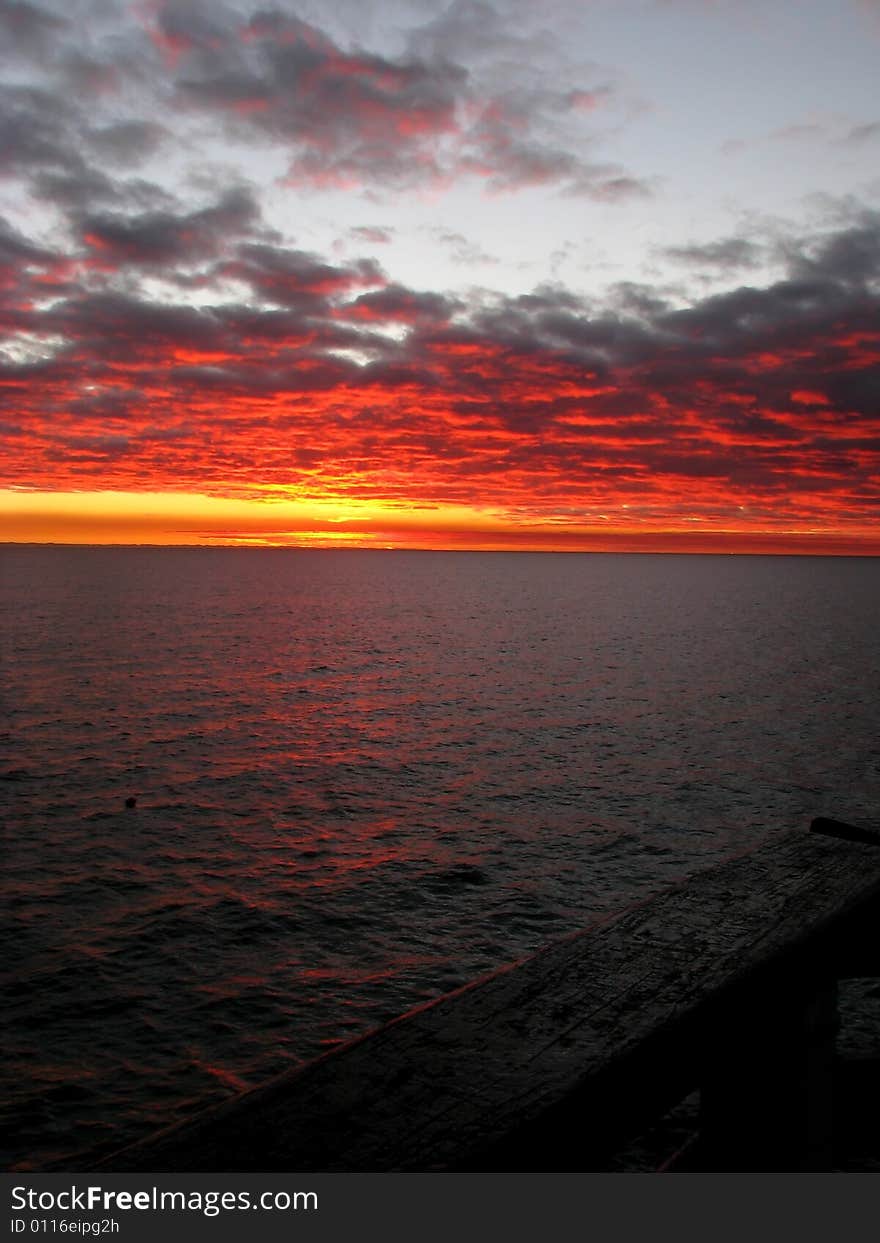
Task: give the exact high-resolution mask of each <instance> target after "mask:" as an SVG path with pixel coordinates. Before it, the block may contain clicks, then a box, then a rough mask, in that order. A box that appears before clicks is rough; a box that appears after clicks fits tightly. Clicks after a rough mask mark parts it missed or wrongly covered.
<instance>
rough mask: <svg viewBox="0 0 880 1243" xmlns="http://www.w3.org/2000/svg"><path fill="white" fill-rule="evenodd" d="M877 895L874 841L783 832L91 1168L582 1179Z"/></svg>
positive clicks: (878, 861) (879, 874) (804, 971)
mask: <svg viewBox="0 0 880 1243" xmlns="http://www.w3.org/2000/svg"><path fill="white" fill-rule="evenodd" d="M878 897H880V853H878V852H877V850H876V848H874V847H873V846H869V845H865V844H861V843H852V842H843V841H838V840H834V839H831V838H826V837H823V836H819V835H811V834H805V833H797V834H787V835H785V836H783V837H779V838H777V839H776V840H772V841H770V842H768V843H767V844H765V845H763V846H762V847H761V848H760V849H758V850H755V851H753V852H752V853H749V854H746V855H743V856H741V857H738V858H735V859H732V860H729V861H727V862H725V863H722V864H719V865H718V866H716V867H713V868H712V869H710V870H708V871H706V872H704V873H702V874H700V875H698V876H695V877H692V878H690V880H689V881H688V882H687V883H685V884H684V885H682V886H680V887H677V888H675V889H673V890H669V891H667V892H665V893H662V894H660V895H658V896H657V897H655V898H653V899H651V900H649V901H648V902H645V903H642V904H640V905H638V906H636V907H633V908H631V909H630V910H628V911H625V912H623V913H622V914H620V915H619V916H617V917H616V918H614V919H612V920H610V921H608V922H606V923H604V924H602V925H600V926H598V927H595V928H592V929H588V930H585V931H583V932H579V933H576V934H574V935H573V936H570V937H567V938H565V939H564V940H562V941H560V942H557V943H555V944H553V945H551V946H549V947H548V948H547V949H545V950H542V951H541V952H539V953H538V954H536V955H534V956H532V957H530V958H528V959H525V960H524V961H522V962H520V963H516V964H513V965H511V966H509V967H506V968H504V969H502V970H500V971H498V972H496V973H494V974H493V975H491V976H489V977H487V978H485V979H483V980H480V981H478V982H476V983H475V984H472V985H469V986H467V987H466V988H464V989H461V990H458V991H457V992H455V993H452V994H449V995H447V996H446V997H443V998H441V999H439V1000H438V1001H436V1002H433V1003H431V1004H429V1005H426V1006H423V1007H421V1008H419V1009H417V1010H414V1011H412V1012H411V1013H410V1014H408V1015H405V1016H403V1017H402V1018H400V1019H397V1020H395V1021H394V1022H393V1023H391V1024H389V1025H387V1026H385V1027H383V1028H381V1029H379V1030H377V1031H375V1032H372V1033H369V1034H368V1035H367V1036H365V1037H362V1038H361V1039H359V1040H355V1041H353V1042H351V1043H350V1044H348V1045H346V1046H344V1047H342V1048H340V1049H337V1050H334V1051H333V1052H332V1053H330V1054H328V1055H326V1056H325V1057H323V1058H321V1059H319V1060H318V1061H316V1062H313V1063H311V1064H309V1065H308V1066H305V1067H303V1068H298V1069H296V1070H294V1071H291V1072H288V1073H286V1074H284V1075H282V1076H281V1077H279V1078H277V1079H275V1080H274V1081H272V1082H271V1083H269V1084H267V1085H266V1086H264V1087H262V1088H259V1089H256V1090H254V1091H252V1092H248V1093H246V1094H244V1095H243V1096H240V1097H237V1098H235V1099H233V1100H231V1101H228V1102H224V1103H222V1104H220V1105H218V1106H215V1107H214V1108H212V1109H211V1110H209V1111H206V1112H205V1113H204V1114H202V1115H199V1116H197V1117H195V1118H193V1119H192V1120H189V1121H187V1122H184V1123H182V1124H180V1125H178V1126H176V1127H173V1128H170V1129H169V1130H167V1131H165V1132H162V1133H161V1134H159V1135H157V1136H154V1137H152V1138H149V1139H147V1140H145V1141H143V1142H141V1143H139V1144H135V1145H132V1146H130V1147H129V1148H127V1149H125V1150H123V1151H122V1152H120V1153H117V1154H115V1155H113V1156H111V1157H108V1158H106V1159H105V1160H104V1161H103V1162H101V1163H100V1164H99V1165H97V1166H96V1167H94V1168H96V1169H104V1170H116V1171H128V1170H149V1171H157V1172H158V1171H174V1170H181V1171H183V1170H210V1171H215V1172H218V1171H223V1170H229V1171H250V1170H254V1171H257V1170H261V1171H279V1170H291V1171H302V1172H307V1171H327V1172H330V1171H335V1170H356V1171H374V1170H422V1171H430V1170H443V1169H483V1170H488V1169H511V1170H512V1169H517V1168H527V1169H551V1170H566V1169H572V1170H574V1169H578V1170H585V1169H595V1168H600V1165H599V1164H598V1162H599V1160H600V1156H601V1154H602V1152H603V1151H606V1150H611V1149H613V1146H614V1144H615V1142H617V1141H618V1140H619V1139H622V1138H625V1137H626V1134H627V1131H628V1130H629V1129H630V1128H632V1126H633V1125H637V1123H638V1120H639V1117H640V1115H642V1117H641V1120H644V1115H645V1111H646V1110H648V1109H650V1110H654V1109H662V1108H665V1107H666V1106H668V1105H671V1104H674V1103H675V1101H676V1100H677V1099H679V1098H680V1096H681V1095H683V1094H684V1093H685V1092H686V1091H688V1090H689V1089H690V1088H691V1087H693V1086H697V1085H696V1083H694V1082H693V1080H694V1078H695V1076H696V1075H698V1073H699V1067H700V1060H701V1053H702V1051H703V1048H704V1042H705V1037H706V1032H707V1031H708V1030H709V1027H710V1026H711V1024H712V1023H715V1024H716V1025H717V1023H718V1022H719V1019H720V1020H721V1021H723V1016H724V1014H725V1013H727V1014H729V1013H731V1012H735V1011H736V1009H737V1007H739V1006H741V1005H743V1004H746V1003H747V1002H748V999H749V996H750V994H753V992H754V989H756V988H760V987H764V986H766V984H767V981H768V979H769V980H772V977H773V975H774V973H776V975H778V976H780V978H781V977H782V976H785V977H786V978H789V979H791V978H795V977H798V976H799V977H801V978H807V977H808V976H809V973H810V971H811V969H812V961H813V957H814V955H815V952H816V948H817V946H819V947H822V946H825V945H827V944H828V943H829V941H830V940H831V939H832V938H833V937H834V936H835V935H836V933H837V932H838V930H839V929H841V928H842V927H843V926H844V925H845V923H846V919H847V917H848V916H850V915H852V914H854V913H858V912H860V911H863V910H864V908H865V906H866V904H868V903H871V902H873V901H876V900H877V899H878ZM572 1126H574V1127H575V1133H576V1134H577V1135H578V1136H579V1141H580V1142H579V1145H573V1144H572V1142H571V1133H572V1130H571V1128H572Z"/></svg>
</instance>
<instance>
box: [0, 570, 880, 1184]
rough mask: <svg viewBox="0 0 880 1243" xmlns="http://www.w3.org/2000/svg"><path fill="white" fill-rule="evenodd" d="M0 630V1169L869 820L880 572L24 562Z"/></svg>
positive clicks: (182, 1107) (127, 1127)
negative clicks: (702, 879)
mask: <svg viewBox="0 0 880 1243" xmlns="http://www.w3.org/2000/svg"><path fill="white" fill-rule="evenodd" d="M0 610H2V622H0V659H2V690H0V694H2V709H3V712H2V738H0V748H2V758H0V776H2V778H3V779H2V781H0V806H2V812H3V848H4V886H5V888H4V896H3V914H4V927H3V941H2V974H3V1001H2V1004H3V1012H4V1016H5V1020H6V1027H7V1035H6V1039H5V1056H4V1059H3V1062H2V1067H0V1075H2V1077H3V1080H4V1082H3V1084H2V1091H0V1098H2V1100H3V1102H4V1104H3V1119H2V1121H3V1130H4V1138H3V1150H4V1152H3V1164H4V1167H8V1166H10V1165H15V1166H18V1167H25V1168H26V1167H29V1166H30V1167H33V1166H39V1165H40V1164H43V1163H46V1162H50V1161H62V1162H63V1161H65V1160H66V1159H73V1158H74V1156H75V1155H76V1154H81V1153H85V1152H100V1151H104V1150H106V1149H107V1148H112V1147H115V1146H118V1145H120V1144H122V1143H124V1142H127V1141H129V1140H131V1139H134V1138H137V1137H139V1136H141V1135H144V1134H147V1133H149V1132H150V1131H152V1130H153V1129H155V1128H156V1127H159V1126H162V1125H166V1124H168V1123H169V1122H172V1121H175V1120H176V1119H178V1118H180V1117H183V1116H185V1115H186V1114H187V1113H189V1112H191V1111H192V1110H194V1109H195V1108H197V1107H199V1106H201V1105H203V1104H207V1103H210V1102H212V1101H215V1100H218V1099H221V1098H223V1097H224V1096H225V1095H227V1094H229V1093H232V1092H235V1091H238V1090H240V1089H242V1088H245V1087H248V1086H253V1085H255V1084H257V1083H259V1082H261V1081H263V1080H265V1079H267V1078H269V1077H270V1076H272V1075H273V1074H275V1073H277V1072H279V1071H281V1070H283V1069H285V1068H287V1067H289V1066H291V1065H295V1064H297V1063H298V1062H300V1061H303V1060H307V1059H309V1058H312V1057H314V1056H315V1055H317V1054H319V1053H320V1052H323V1051H324V1050H325V1049H327V1048H328V1047H331V1046H332V1045H333V1044H335V1043H337V1042H339V1041H342V1040H346V1039H348V1038H350V1037H352V1036H353V1035H355V1034H357V1033H359V1032H362V1031H364V1030H366V1029H368V1028H370V1027H372V1026H375V1025H376V1024H378V1023H380V1022H383V1021H385V1020H387V1019H389V1018H391V1017H393V1016H394V1015H396V1014H398V1013H400V1012H402V1011H404V1010H406V1009H407V1008H409V1007H411V1006H413V1005H415V1004H417V1003H420V1002H423V1001H424V1000H426V999H428V998H430V997H435V996H438V995H440V994H442V993H444V992H446V991H448V990H450V989H452V988H454V987H457V986H459V985H461V984H463V983H465V982H466V981H468V980H470V979H472V978H474V977H476V976H478V975H480V974H482V973H484V972H486V971H488V970H491V969H492V968H494V967H496V966H498V965H500V964H502V963H506V962H510V961H512V960H514V959H516V958H518V957H521V956H522V955H524V954H527V953H529V952H531V951H533V950H535V949H537V948H539V947H540V946H541V945H543V944H545V943H546V942H548V941H549V940H551V939H553V938H554V937H557V936H560V935H563V934H565V933H567V932H569V931H571V930H573V929H576V928H579V927H582V926H584V925H586V924H589V923H590V922H591V921H594V920H595V919H597V918H599V917H601V916H604V915H607V914H608V913H610V912H612V911H615V910H617V909H621V908H622V907H625V906H627V905H629V904H630V903H632V902H633V901H635V900H637V899H640V898H643V897H644V896H646V895H647V894H648V893H650V892H652V891H655V890H657V889H659V888H662V887H664V886H666V885H668V884H671V883H673V882H675V881H677V880H679V879H680V878H682V877H685V876H686V875H687V874H689V873H690V872H693V871H694V870H696V869H698V868H700V867H704V866H706V865H708V864H709V863H711V862H713V861H714V860H715V859H717V858H719V857H721V856H724V855H726V854H729V853H732V852H733V851H736V850H739V849H742V848H743V847H745V846H747V845H749V844H751V843H754V842H758V841H760V840H761V839H763V838H766V837H768V836H770V835H773V834H776V833H779V832H784V831H787V830H790V829H793V828H800V827H802V828H803V829H804V831H806V829H807V826H808V824H809V821H810V819H811V818H812V817H813V816H815V815H818V814H826V815H833V816H837V817H840V818H847V817H853V818H876V817H877V816H878V815H880V559H876V560H872V559H860V558H839V559H833V558H781V557H733V556H727V557H724V556H647V555H620V556H616V555H576V554H560V555H550V554H526V553H520V554H513V553H511V554H507V553H485V554H484V553H418V552H378V551H377V552H369V551H355V550H344V551H335V550H333V551H317V550H296V551H290V550H268V549H267V550H262V549H260V550H257V549H152V548H141V549H123V548H61V547H44V548H37V547H27V546H7V547H6V548H4V549H3V550H2V551H0ZM130 798H134V799H136V806H134V807H131V808H129V807H126V800H127V799H130Z"/></svg>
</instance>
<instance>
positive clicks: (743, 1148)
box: [689, 976, 837, 1173]
mask: <svg viewBox="0 0 880 1243" xmlns="http://www.w3.org/2000/svg"><path fill="white" fill-rule="evenodd" d="M713 1027H714V1032H713V1035H712V1036H711V1037H710V1039H711V1048H707V1050H706V1059H705V1062H704V1072H703V1077H702V1086H701V1092H700V1138H699V1143H698V1145H697V1149H696V1152H695V1157H694V1161H695V1164H696V1165H697V1167H698V1168H700V1169H702V1170H710V1171H740V1172H777V1173H785V1172H797V1171H820V1170H830V1169H831V1167H832V1161H833V1101H832V1094H833V1078H834V1054H835V1038H836V1034H837V982H836V980H835V979H833V978H832V977H830V976H825V977H824V978H822V980H821V982H820V983H818V984H817V983H813V984H812V985H811V984H809V983H808V982H807V981H805V980H803V979H796V980H794V981H792V982H790V983H788V984H784V985H781V986H780V985H778V984H777V986H776V987H775V988H773V989H771V988H767V989H762V990H761V991H760V992H755V991H752V992H750V994H749V996H748V1002H747V1003H746V1004H745V1005H744V1006H743V1007H738V1008H736V1009H734V1008H732V1007H731V1008H727V1009H726V1010H725V1012H724V1013H723V1014H722V1015H719V1016H718V1019H717V1022H716V1023H715V1024H714V1025H713ZM689 1165H691V1168H694V1166H693V1164H691V1163H690V1162H689Z"/></svg>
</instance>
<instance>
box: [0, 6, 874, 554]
mask: <svg viewBox="0 0 880 1243" xmlns="http://www.w3.org/2000/svg"><path fill="white" fill-rule="evenodd" d="M0 60H2V74H0V290H2V294H0V298H2V301H0V394H2V395H0V538H5V539H19V540H45V539H48V540H55V541H82V542H93V541H110V542H134V543H137V542H172V543H181V542H184V543H185V542H225V543H231V542H244V543H248V542H255V543H278V544H308V543H318V544H325V543H330V544H341V543H356V544H360V543H363V544H378V545H380V546H385V545H394V546H406V545H416V546H444V547H458V546H465V547H534V548H544V547H552V548H603V547H617V548H660V549H663V548H667V549H677V548H694V549H706V548H722V549H730V550H735V549H740V548H741V549H765V550H771V551H777V550H785V549H791V550H796V551H804V550H807V551H810V550H814V551H852V552H859V551H871V552H880V534H878V530H880V528H878V500H880V367H878V363H880V316H878V306H880V297H878V294H880V93H878V90H877V65H878V63H880V0H799V2H798V3H796V4H793V3H791V2H790V0H452V2H451V3H447V2H446V0H373V2H371V0H323V2H320V3H319V2H318V0H303V3H298V4H296V5H294V4H292V3H291V4H287V3H285V4H282V5H273V4H272V2H271V0H268V3H265V4H252V3H248V0H230V2H229V3H227V2H226V0H34V2H33V3H32V2H31V0H0Z"/></svg>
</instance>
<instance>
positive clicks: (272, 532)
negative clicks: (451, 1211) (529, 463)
mask: <svg viewBox="0 0 880 1243" xmlns="http://www.w3.org/2000/svg"><path fill="white" fill-rule="evenodd" d="M0 541H2V542H7V543H35V544H105V545H119V544H122V545H126V544H128V545H168V546H186V545H189V546H228V547H235V546H239V547H242V546H243V547H276V548H284V547H293V548H296V547H300V548H303V547H305V548H308V547H312V548H322V547H323V548H340V547H351V548H399V549H405V548H412V549H462V550H487V551H492V550H498V551H503V550H510V551H516V550H522V551H547V552H553V551H558V552H577V551H584V552H670V553H681V552H695V553H715V552H717V553H775V554H816V555H853V556H880V536H878V533H877V531H876V529H871V528H867V529H864V530H854V529H852V528H849V529H837V530H835V529H833V528H826V529H820V530H817V529H815V528H813V529H810V528H809V527H806V526H801V527H799V528H798V527H794V526H788V527H787V528H786V527H779V528H776V529H774V528H759V527H756V526H753V527H746V526H743V527H741V528H740V529H737V528H735V527H730V528H727V527H725V526H724V525H722V524H711V525H710V524H705V525H703V524H702V523H701V522H700V521H699V520H697V521H692V522H679V523H671V522H669V520H668V519H667V520H666V521H665V522H661V521H657V520H653V521H652V520H640V519H634V520H631V521H629V522H626V521H623V520H620V519H618V520H617V521H613V520H610V519H608V518H606V519H605V520H604V521H601V522H594V523H592V524H588V523H583V522H581V523H575V522H567V523H565V524H560V523H550V522H545V523H541V522H537V521H522V520H521V521H513V520H511V518H510V516H509V515H505V514H503V513H500V512H497V511H491V510H480V509H477V508H475V507H468V506H452V505H448V506H440V505H437V506H425V507H421V508H419V509H407V508H406V507H404V506H402V505H384V506H383V505H382V504H379V503H358V502H352V501H351V500H341V501H334V500H325V501H315V500H313V501H283V500H278V499H273V500H254V499H250V500H245V499H237V498H222V497H216V496H208V495H200V494H187V493H176V492H173V493H135V492H110V491H104V492H58V493H53V492H36V491H16V490H11V489H10V490H2V489H0Z"/></svg>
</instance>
